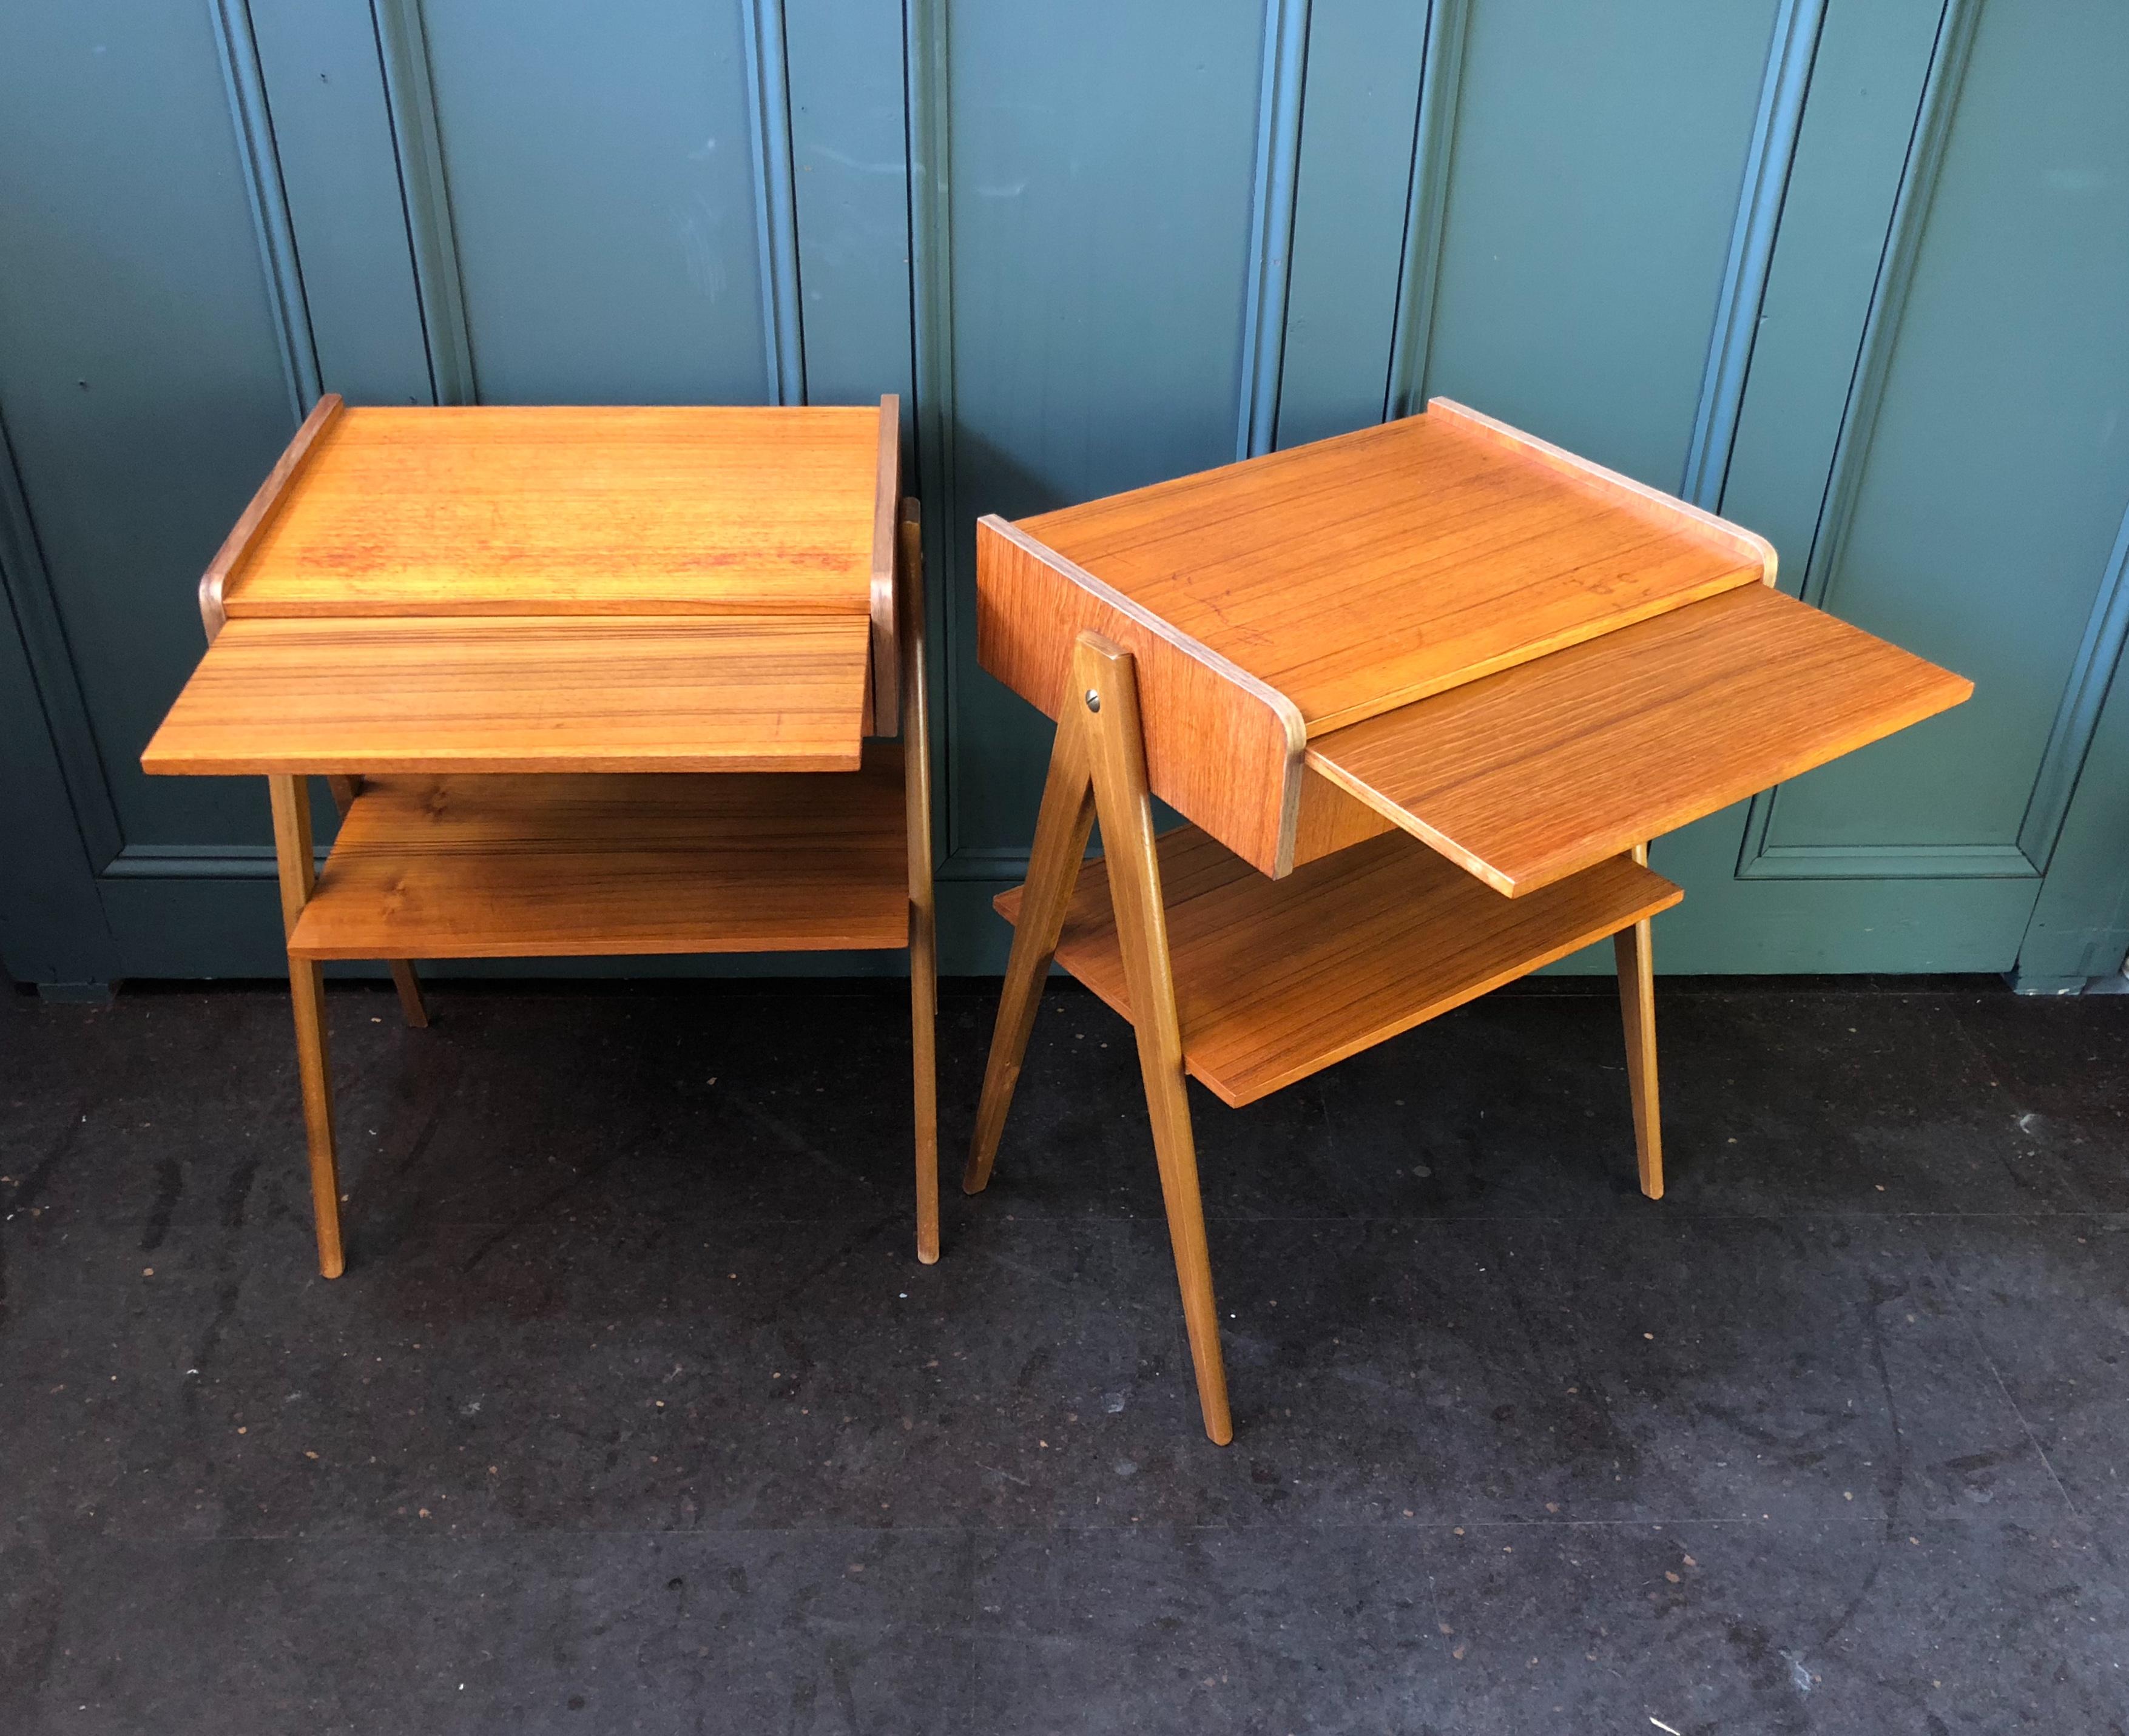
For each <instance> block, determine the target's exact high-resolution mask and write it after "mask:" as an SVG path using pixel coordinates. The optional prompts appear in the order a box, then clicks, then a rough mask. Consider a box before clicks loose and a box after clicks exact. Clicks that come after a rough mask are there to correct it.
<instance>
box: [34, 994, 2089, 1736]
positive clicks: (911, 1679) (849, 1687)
mask: <svg viewBox="0 0 2129 1736" xmlns="http://www.w3.org/2000/svg"><path fill="white" fill-rule="evenodd" d="M434 998H435V1006H436V1012H437V1015H438V1016H437V1023H436V1026H435V1027H434V1028H433V1029H432V1030H429V1031H426V1032H411V1031H407V1030H403V1029H402V1028H401V1027H400V1026H399V1025H398V1023H397V1015H396V1011H395V1006H394V1004H393V1001H392V1000H391V997H390V996H389V993H388V992H385V991H380V990H377V989H373V988H370V987H364V986H355V985H350V986H346V987H336V988H335V990H334V991H333V992H332V995H331V1011H332V1018H333V1023H334V1038H335V1041H336V1045H337V1053H336V1065H337V1073H338V1078H339V1083H340V1088H341V1127H342V1130H343V1134H344V1141H345V1156H344V1169H343V1185H344V1186H345V1188H346V1191H348V1193H349V1195H350V1201H349V1205H348V1206H347V1208H346V1210H347V1212H348V1225H349V1246H350V1268H349V1271H348V1274H347V1276H346V1277H345V1278H343V1279H342V1280H341V1281H340V1282H337V1283H333V1284H327V1283H326V1282H322V1281H321V1280H320V1279H319V1278H318V1277H317V1272H316V1268H315V1265H314V1264H313V1262H312V1246H311V1236H310V1228H309V1222H308V1203H307V1193H306V1189H305V1185H304V1182H303V1175H302V1158H301V1149H302V1134H301V1123H300V1120H299V1115H298V1105H297V1101H296V1096H295V1087H294V1081H293V1055H292V1047H291V1043H290V1038H289V1030H288V1012H287V1008H286V1003H285V1000H284V997H283V996H282V995H281V994H280V993H278V992H274V991H273V990H271V989H269V988H231V989H214V990H169V991H156V990H129V991H128V992H125V993H123V994H121V996H120V997H119V998H118V1000H117V1002H116V1003H115V1004H114V1005H112V1006H110V1007H108V1008H107V1009H103V1010H101V1011H90V1010H87V1009H83V1008H80V1007H71V1006H43V1005H41V1004H40V1003H39V1002H37V1001H35V1000H33V999H28V998H24V997H18V996H11V997H7V1001H6V1003H5V1004H4V1005H0V1217H4V1220H5V1221H4V1223H0V1494H4V1498H5V1528H4V1531H0V1731H6V1732H8V1733H11V1736H12V1733H17V1732H21V1733H31V1732H35V1733H43V1732H48V1731H49V1732H58V1731H67V1732H81V1733H94V1732H105V1731H127V1732H131V1731H139V1730H148V1729H152V1730H155V1731H156V1732H158V1733H174V1732H192V1731H202V1732H206V1731H212V1732H218V1733H231V1732H250V1731H274V1732H283V1731H302V1732H305V1733H314V1732H323V1731H331V1730H343V1729H346V1730H362V1731H409V1732H413V1731H419V1732H438V1731H460V1730H478V1731H491V1730H492V1731H497V1732H503V1731H512V1732H515V1731H549V1730H553V1731H582V1732H585V1733H593V1732H598V1733H606V1732H614V1731H634V1730H642V1731H702V1732H726V1731H731V1732H755V1731H760V1732H777V1733H783V1732H831V1731H832V1732H841V1731H861V1732H866V1733H874V1732H878V1733H888V1732H904V1731H907V1732H960V1731H969V1732H982V1733H1010V1732H1022V1731H1079V1730H1093V1731H1108V1730H1116V1731H1129V1732H1135V1733H1136V1732H1168V1731H1186V1730H1187V1731H1222V1732H1225V1731H1247V1732H1256V1731H1263V1732H1268V1733H1279V1732H1289V1731H1294V1732H1298V1731H1349V1730H1350V1731H1371V1732H1374V1731H1393V1732H1399V1733H1406V1732H1413V1733H1417V1732H1441V1733H1449V1732H1497V1731H1498V1732H1517V1733H1522V1732H1535V1731H1548V1732H1550V1731H1570V1732H1585V1731H1607V1732H1612V1731H1616V1732H1621V1733H1632V1732H1648V1731H1650V1730H1651V1729H1655V1730H1662V1729H1669V1730H1673V1731H1676V1732H1679V1733H1699V1732H1707V1731H1752V1732H1760V1731H1841V1732H1847V1731H1855V1732H1868V1733H1873V1736H1877V1733H1888V1736H1889V1733H1893V1732H1903V1731H1913V1732H1917V1733H1927V1736H1938V1733H1944V1732H1969V1731H1971V1732H1996V1731H2004V1730H2014V1729H2036V1730H2046V1731H2050V1732H2054V1733H2079V1732H2105V1731H2120V1730H2122V1729H2125V1728H2129V1476H2125V1472H2129V1120H2125V1113H2126V1112H2129V998H2108V999H2083V1000H2075V1001H2027V1000H2019V999H2017V998H2015V997H2013V996H2011V995H2009V994H2008V992H2004V991H2003V990H2001V989H1998V988H1995V987H1991V986H1988V985H1984V984H1976V983H1969V982H1959V983H1952V984H1948V985H1918V984H1914V983H1906V984H1900V983H1894V984H1884V983H1864V984H1839V983H1807V984H1780V985H1765V984H1752V985H1744V984H1711V983H1694V982H1665V983H1663V984H1662V985H1660V991H1659V1019H1660V1033H1661V1037H1662V1041H1663V1056H1664V1067H1665V1076H1664V1081H1663V1084H1664V1093H1665V1111H1666V1123H1667V1131H1668V1138H1669V1154H1670V1177H1671V1189H1670V1193H1669V1197H1668V1198H1666V1199H1665V1201H1662V1202H1661V1203H1660V1204H1650V1202H1648V1201H1644V1200H1642V1199H1641V1198H1640V1197H1639V1196H1638V1195H1637V1194H1636V1192H1635V1191H1634V1189H1633V1187H1632V1185H1631V1172H1632V1156H1631V1136H1630V1133H1629V1129H1628V1124H1627V1110H1626V1086H1625V1079H1624V1074H1623V1072H1622V1055H1621V1050H1620V1038H1619V1032H1618V1025H1617V1002H1616V1001H1615V1000H1614V999H1613V998H1612V996H1611V995H1610V994H1609V992H1608V990H1607V989H1605V988H1603V987H1598V986H1592V987H1588V988H1587V989H1580V990H1578V989H1577V988H1576V987H1574V986H1571V985H1570V986H1569V987H1565V988H1563V989H1550V990H1548V989H1546V988H1544V987H1539V988H1534V989H1532V990H1531V991H1530V992H1521V993H1518V992H1510V993H1507V994H1505V995H1502V996H1495V997H1494V998H1493V999H1492V1000H1490V1001H1486V1002H1484V1003H1481V1004H1479V1005H1478V1006H1473V1007H1469V1008H1466V1009H1465V1010H1464V1011H1461V1012H1459V1013H1457V1014H1455V1015H1450V1017H1449V1018H1447V1019H1446V1020H1441V1021H1440V1022H1439V1023H1437V1024H1436V1025H1431V1026H1429V1027H1426V1029H1424V1030H1421V1031H1418V1032H1415V1033H1413V1034H1410V1035H1408V1036H1407V1037H1404V1038H1402V1039H1398V1040H1397V1041H1396V1042H1393V1043H1392V1044H1388V1045H1386V1046H1384V1048H1381V1049H1377V1050H1375V1051H1374V1052H1372V1053H1369V1054H1367V1055H1365V1056H1363V1057H1360V1058H1357V1059H1355V1060H1354V1061H1350V1062H1348V1063H1345V1064H1344V1065H1342V1066H1341V1067H1339V1068H1334V1069H1332V1070H1331V1072H1330V1073H1326V1074H1323V1075H1321V1076H1319V1077H1317V1079H1315V1080H1312V1081H1310V1082H1306V1083H1304V1084H1303V1085H1301V1086H1298V1087H1295V1088H1293V1089H1292V1090H1290V1091H1288V1092H1285V1093H1284V1094H1282V1095H1281V1096H1278V1097H1275V1098H1274V1099H1272V1100H1270V1101H1268V1102H1265V1103H1264V1104H1260V1105H1259V1106H1255V1108H1253V1109H1250V1110H1246V1111H1230V1110H1227V1109H1225V1108H1223V1107H1222V1106H1220V1105H1218V1104H1217V1102H1215V1101H1213V1100H1212V1098H1211V1097H1210V1096H1207V1095H1206V1094H1204V1093H1203V1092H1196V1091H1195V1089H1194V1087H1193V1104H1194V1106H1195V1111H1196V1115H1197V1120H1198V1134H1199V1141H1200V1147H1201V1153H1200V1154H1201V1162H1202V1164H1203V1173H1204V1177H1205V1189H1206V1196H1207V1211H1208V1215H1209V1217H1210V1219H1211V1239H1212V1255H1213V1261H1214V1272H1215V1277H1216V1278H1217V1282H1218V1286H1219V1293H1220V1305H1221V1313H1222V1324H1223V1327H1224V1329H1225V1332H1226V1351H1227V1358H1228V1370H1229V1375H1230V1379H1231V1383H1232V1386H1233V1391H1234V1400H1235V1413H1236V1439H1235V1443H1234V1444H1233V1446H1232V1447H1231V1448H1227V1449H1226V1450H1224V1451H1222V1450H1221V1449H1219V1448H1213V1447H1212V1446H1210V1445H1208V1444H1207V1443H1206V1441H1205V1440H1204V1439H1203V1435H1202V1434H1201V1433H1200V1431H1199V1428H1198V1417H1197V1407H1196V1402H1195V1398H1194V1395H1193V1390H1192V1386H1191V1382H1190V1375H1189V1365H1188V1355H1187V1353H1186V1352H1185V1349H1184V1342H1183V1333H1182V1325H1181V1319H1180V1315H1179V1310H1178V1307H1177V1304H1176V1296H1175V1288H1174V1274H1173V1269H1172V1268H1171V1266H1170V1264H1169V1253H1168V1248H1167V1240H1166V1234H1165V1229H1164V1227H1163V1224H1162V1220H1161V1216H1160V1194H1159V1189H1158V1186H1157V1183H1156V1180H1155V1173H1154V1168H1153V1163H1152V1158H1151V1152H1150V1144H1149V1141H1148V1139H1147V1136H1146V1134H1145V1119H1144V1114H1143V1110H1142V1107H1141V1102H1140V1101H1139V1098H1138V1095H1137V1084H1136V1071H1135V1067H1134V1063H1133V1060H1132V1056H1131V1049H1130V1046H1129V1036H1128V1032H1127V1031H1126V1029H1125V1027H1124V1026H1123V1025H1122V1024H1121V1023H1119V1021H1117V1020H1116V1019H1115V1018H1114V1017H1112V1015H1110V1014H1108V1013H1107V1012H1106V1011H1103V1009H1102V1008H1101V1007H1100V1006H1098V1005H1097V1004H1096V1003H1094V1002H1093V1001H1091V1000H1089V999H1088V997H1086V996H1084V995H1083V994H1080V993H1079V992H1075V991H1072V990H1070V989H1062V990H1060V991H1057V992H1053V995H1052V996H1051V997H1050V1001H1048V1003H1047V1004H1046V1006H1045V1012H1044V1014H1043V1016H1042V1019H1041V1022H1040V1024H1039V1025H1038V1027H1037V1031H1036V1041H1035V1044H1034V1047H1033V1049H1032V1051H1031V1058H1030V1062H1029V1066H1028V1070H1027V1073H1026V1078H1025V1081H1024V1082H1023V1085H1022V1095H1021V1100H1020V1101H1019V1103H1018V1105H1017V1107H1016V1111H1015V1115H1014V1117H1013V1120H1012V1124H1011V1125H1010V1127H1009V1129H1008V1130H1007V1139H1006V1144H1005V1148H1004V1152H1003V1157H1002V1158H1001V1161H1000V1164H999V1171H998V1180H997V1181H996V1182H994V1184H993V1187H992V1189H991V1191H989V1193H988V1194H987V1195H985V1196H983V1197H982V1198H980V1199H977V1200H964V1199H963V1198H962V1197H961V1196H960V1195H959V1193H958V1191H955V1190H953V1189H952V1188H951V1187H949V1190H948V1198H947V1206H946V1220H945V1229H946V1249H945V1259H944V1260H943V1261H942V1262H941V1263H940V1264H939V1265H938V1266H936V1267H934V1268H921V1267H919V1266H918V1265H917V1263H916V1262H915V1260H914V1258H913V1257H912V1234H911V1224H910V1203H909V1189H908V1184H907V1168H908V1158H907V1149H908V1134H907V1107H906V1103H907V1099H906V1089H907V1087H906V1067H907V1036H906V1030H907V1026H906V1023H905V1019H904V1014H903V1006H904V1002H903V999H902V997H901V994H900V992H899V989H898V986H895V985H878V986H867V985H838V984H820V983H815V984H809V985H769V986H762V987H752V988H750V987H747V986H746V985H743V984H726V985H706V986H703V987H689V986H686V985H674V984H665V985H661V986H657V987H647V988H644V989H641V990H625V989H624V990H602V989H598V988H595V987H576V988H567V989H562V988H557V989H540V988H531V987H506V986H497V985H486V986H482V987H453V986H450V985H448V984H447V985H445V986H444V987H441V989H439V990H438V991H437V992H436V995H435V997H434ZM992 1007H993V997H992V992H991V991H990V989H989V988H988V987H987V986H985V985H982V984H968V985H949V987H948V991H947V993H946V996H945V1005H944V1006H943V1008H942V1015H941V1041H940V1048H941V1056H942V1064H943V1067H944V1075H943V1080H942V1115H943V1120H944V1125H945V1134H946V1144H947V1147H948V1158H947V1167H948V1169H949V1172H950V1175H951V1174H955V1173H958V1170H959V1159H960V1152H961V1149H962V1146H963V1144H964V1140H965V1139H966V1134H967V1129H968V1125H969V1116H970V1113H971V1111H972V1109H973V1103H974V1087H975V1083H976V1080H977V1077H978V1074H979V1069H980V1066H981V1061H982V1055H983V1049H984V1044H985V1042H986V1040H987V1039H988V1030H989V1020H990V1015H991V1011H992Z"/></svg>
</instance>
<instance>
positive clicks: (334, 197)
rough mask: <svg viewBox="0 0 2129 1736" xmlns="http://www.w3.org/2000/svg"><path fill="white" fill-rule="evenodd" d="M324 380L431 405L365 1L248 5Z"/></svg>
mask: <svg viewBox="0 0 2129 1736" xmlns="http://www.w3.org/2000/svg"><path fill="white" fill-rule="evenodd" d="M249 16H250V20H251V33H252V37H253V40H254V41H255V43H256V45H257V49H258V57H259V65H260V73H261V74H262V75H263V78H264V83H265V88H266V93H267V98H268V101H269V105H270V108H271V114H272V121H273V131H274V150H275V153H276V155H277V156H278V158H279V166H280V177H281V183H282V186H283V189H284V191H285V193H286V194H287V197H288V216H289V224H290V228H291V230H292V231H293V234H294V236H295V242H296V249H297V254H298V261H299V264H300V266H301V269H302V287H303V297H304V302H305V303H306V306H307V309H308V312H309V316H310V329H311V340H312V345H313V346H314V348H315V350H316V351H317V361H318V377H319V382H320V383H321V386H322V387H323V388H324V389H325V390H326V391H328V392H338V393H340V395H341V397H344V398H345V399H346V400H347V401H348V402H350V403H352V404H415V403H428V402H432V401H433V398H434V388H433V387H432V385H431V380H430V378H429V364H428V353H427V348H426V344H425V342H424V340H423V338H422V307H421V300H420V297H419V295H418V294H417V291H416V288H415V283H414V271H413V258H412V252H411V250H410V249H409V246H408V242H407V212H406V206H405V202H404V200H403V198H402V194H401V192H400V186H399V165H398V159H397V157H396V155H395V151H394V141H393V136H392V117H391V112H390V109H389V107H388V103H387V102H386V98H385V86H384V74H383V65H382V64H381V62H380V60H379V52H378V40H377V26H376V21H375V20H374V18H373V17H372V16H371V13H370V10H369V5H368V3H367V0H250V7H249Z"/></svg>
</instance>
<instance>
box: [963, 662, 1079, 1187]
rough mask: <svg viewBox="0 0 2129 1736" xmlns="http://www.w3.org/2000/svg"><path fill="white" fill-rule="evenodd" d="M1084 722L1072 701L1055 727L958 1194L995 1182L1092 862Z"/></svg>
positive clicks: (1077, 700) (1075, 703)
mask: <svg viewBox="0 0 2129 1736" xmlns="http://www.w3.org/2000/svg"><path fill="white" fill-rule="evenodd" d="M1085 719H1086V714H1085V712H1084V710H1083V709H1082V704H1081V702H1080V700H1079V698H1078V697H1074V698H1073V699H1072V700H1071V702H1069V703H1068V704H1067V705H1066V706H1065V709H1064V711H1063V713H1062V715H1061V716H1060V717H1059V719H1058V722H1057V740H1056V743H1055V745H1054V746H1053V747H1052V748H1051V749H1050V776H1049V778H1047V779H1046V780H1045V782H1044V784H1043V787H1042V808H1041V812H1040V813H1039V814H1038V815H1037V816H1036V821H1035V843H1034V845H1033V847H1032V848H1031V849H1030V850H1029V852H1028V858H1027V884H1026V887H1024V888H1023V889H1022V892H1021V895H1020V920H1019V922H1018V923H1017V925H1015V927H1014V929H1013V931H1012V953H1011V954H1009V955H1008V957H1007V960H1006V967H1005V988H1004V992H1003V993H1002V994H1001V995H1000V996H999V998H998V1025H997V1027H996V1028H995V1029H994V1030H993V1032H992V1034H991V1053H990V1059H989V1061H988V1063H986V1064H985V1066H984V1092H983V1096H982V1097H981V1098H980V1099H979V1101H978V1102H977V1105H976V1130H975V1135H974V1138H973V1139H971V1140H970V1141H969V1167H968V1168H967V1169H966V1170H965V1171H964V1172H962V1176H961V1191H963V1192H964V1193H980V1192H981V1191H983V1189H984V1187H985V1186H986V1185H988V1182H989V1181H990V1178H991V1165H992V1163H993V1161H994V1160H995V1159H996V1158H997V1157H998V1136H999V1135H1000V1134H1003V1132H1004V1131H1005V1115H1006V1111H1007V1110H1008V1109H1009V1108H1011V1107H1012V1090H1013V1087H1014V1086H1015V1085H1016V1084H1017V1083H1018V1082H1019V1080H1020V1064H1021V1062H1022V1059H1023V1058H1025V1056H1026V1053H1027V1039H1028V1034H1029V1033H1030V1032H1031V1031H1032V1030H1034V1029H1035V1010H1036V1005H1037V1003H1038V1002H1040V1001H1041V998H1042V983H1043V979H1044V978H1045V977H1047V976H1048V975H1049V974H1050V958H1051V956H1052V955H1053V954H1055V952H1056V950H1057V937H1058V935H1060V933H1062V932H1063V930H1064V927H1065V910H1066V908H1067V907H1068V906H1069V905H1070V904H1071V902H1072V889H1073V888H1074V887H1075V886H1076V885H1078V884H1079V863H1080V860H1081V858H1084V856H1085V855H1086V854H1087V835H1088V833H1089V832H1091V831H1092V830H1093V825H1094V792H1093V765H1092V762H1091V760H1090V759H1089V758H1088V740H1087V725H1086V721H1085Z"/></svg>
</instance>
